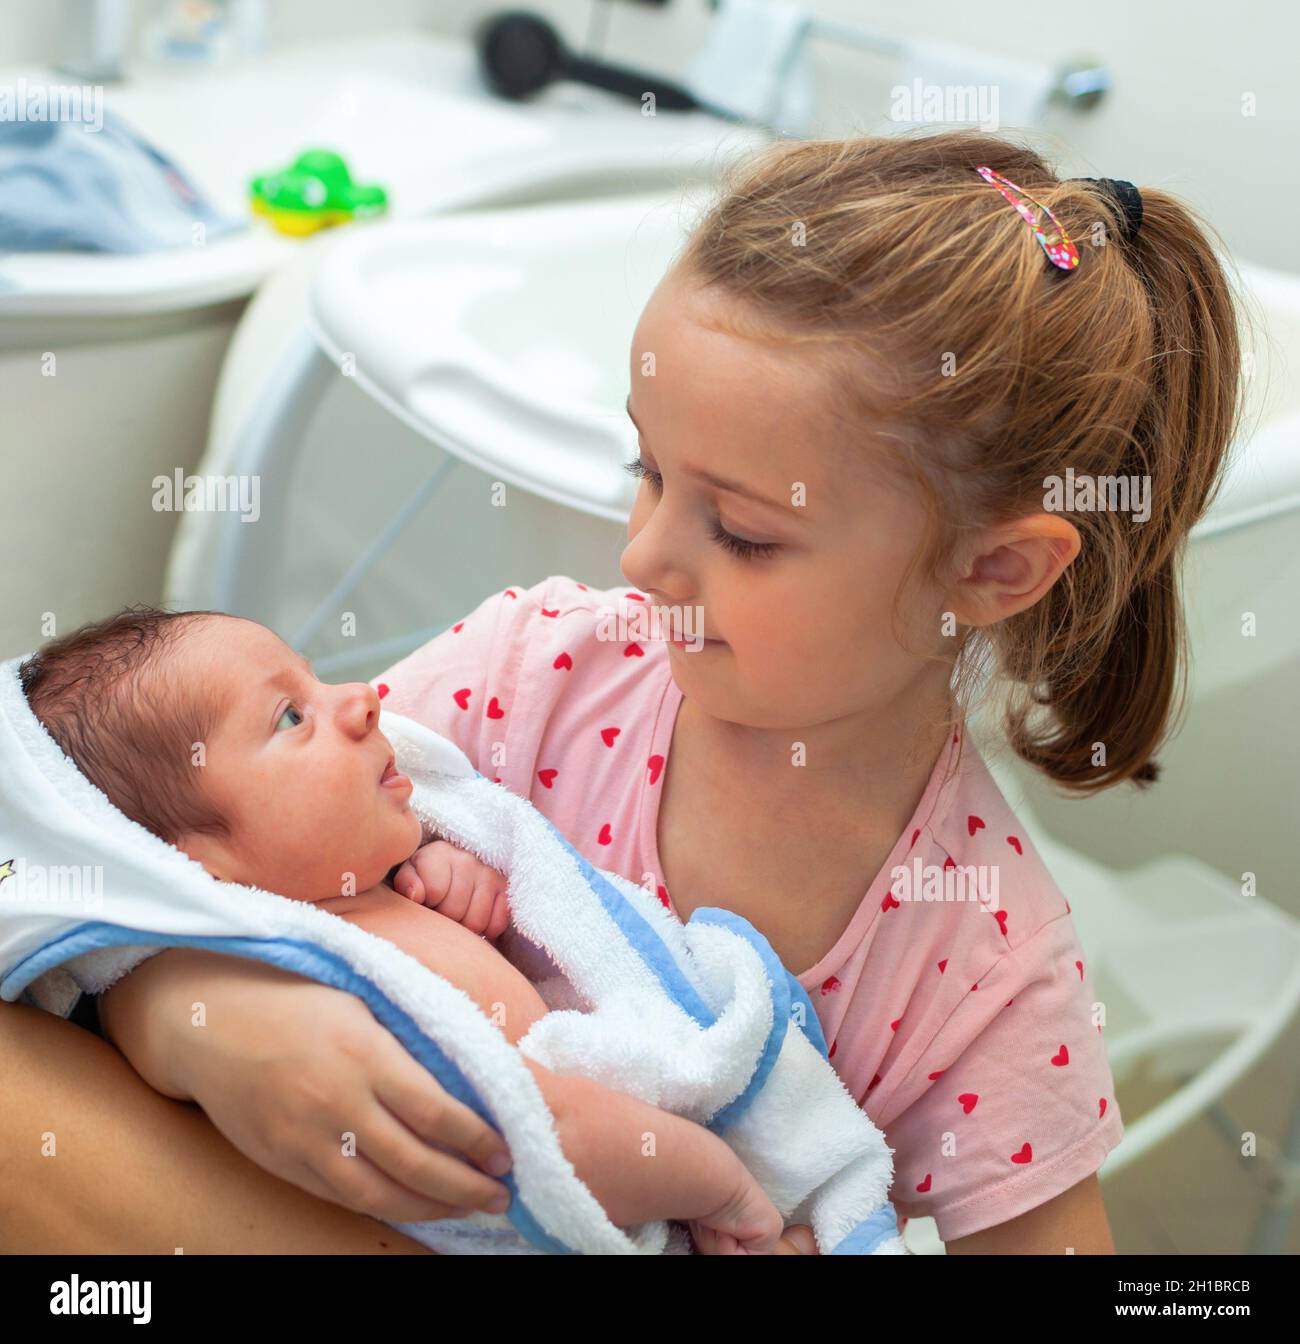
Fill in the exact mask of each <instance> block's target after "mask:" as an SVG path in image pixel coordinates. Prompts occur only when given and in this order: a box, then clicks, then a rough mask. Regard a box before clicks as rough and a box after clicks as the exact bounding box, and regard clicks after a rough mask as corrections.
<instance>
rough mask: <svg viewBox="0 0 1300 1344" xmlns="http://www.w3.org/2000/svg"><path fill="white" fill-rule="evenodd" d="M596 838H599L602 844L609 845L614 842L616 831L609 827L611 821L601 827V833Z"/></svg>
mask: <svg viewBox="0 0 1300 1344" xmlns="http://www.w3.org/2000/svg"><path fill="white" fill-rule="evenodd" d="M596 839H597V840H598V841H599V842H600V843H601V844H602V845H609V844H612V843H613V841H614V832H613V831H611V830H610V829H609V822H606V823H605V824H604V825H603V826H602V827H601V828H600V834H599V835H598V836H597V837H596Z"/></svg>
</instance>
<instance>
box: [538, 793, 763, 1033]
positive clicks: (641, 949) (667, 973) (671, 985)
mask: <svg viewBox="0 0 1300 1344" xmlns="http://www.w3.org/2000/svg"><path fill="white" fill-rule="evenodd" d="M538 815H539V816H541V815H542V814H541V813H539V814H538ZM542 820H543V821H544V822H545V823H546V824H547V826H548V827H549V828H550V830H551V834H552V835H554V836H555V838H556V839H557V840H558V841H559V842H560V844H561V845H563V846H564V848H565V849H566V850H568V852H569V853H570V854H571V855H572V856H573V861H574V862H575V863H576V864H577V865H578V871H579V872H580V873H581V874H582V876H583V878H584V879H585V881H586V883H587V885H588V886H589V887H590V888H591V889H592V891H594V892H595V893H596V895H597V896H598V897H599V898H600V903H601V905H603V906H604V907H605V911H606V913H607V914H608V915H609V917H610V918H611V919H612V920H613V921H614V922H615V923H616V924H617V925H618V927H619V929H620V931H621V932H622V934H623V936H624V937H625V938H626V939H627V940H628V942H629V943H631V945H632V947H633V949H634V950H635V951H636V952H637V954H638V955H639V956H640V958H641V960H642V961H644V962H645V964H646V965H647V966H648V967H649V968H650V970H651V971H653V972H654V974H655V976H656V978H657V979H658V981H659V983H660V984H661V985H662V986H663V988H664V992H665V993H666V994H667V995H668V996H669V997H670V998H671V999H673V1001H674V1002H675V1003H676V1004H677V1005H678V1006H679V1007H680V1008H681V1009H682V1011H683V1012H685V1013H687V1014H688V1015H689V1016H690V1017H691V1018H693V1019H694V1020H695V1021H696V1022H698V1023H699V1024H700V1026H702V1027H711V1026H712V1025H713V1024H714V1023H715V1022H716V1021H717V1020H718V1019H717V1017H716V1016H715V1015H714V1013H713V1012H712V1011H711V1010H710V1009H709V1006H708V1004H707V1003H705V1002H704V1000H703V999H702V998H701V997H700V995H699V993H698V992H697V990H696V989H695V987H694V985H692V984H691V982H690V981H689V980H688V979H687V978H686V976H685V974H684V973H683V971H682V968H681V967H680V966H679V965H678V964H677V962H676V960H675V959H674V957H673V954H672V953H671V952H669V950H668V949H667V947H665V946H664V940H663V939H662V938H661V937H660V936H659V935H658V933H656V932H655V930H654V929H653V928H651V926H650V923H649V921H648V920H647V919H646V918H645V916H644V915H642V914H641V912H640V911H639V910H636V909H634V908H633V906H632V904H631V902H630V901H628V899H627V897H625V896H624V895H623V893H622V892H621V891H619V890H618V888H617V887H616V886H614V884H613V883H612V882H611V881H610V880H609V879H608V878H606V877H604V876H603V875H602V874H601V873H600V872H599V871H598V870H597V869H596V868H594V867H593V866H592V865H591V864H590V863H589V862H588V861H587V859H586V857H585V856H584V855H582V854H581V853H579V852H578V850H576V849H574V847H573V846H572V845H571V844H570V843H569V841H568V840H567V839H566V838H565V837H564V835H563V834H562V833H561V832H560V830H559V829H558V828H557V827H556V825H555V823H554V822H553V821H552V820H551V819H550V817H547V816H542ZM755 932H757V930H756V931H755Z"/></svg>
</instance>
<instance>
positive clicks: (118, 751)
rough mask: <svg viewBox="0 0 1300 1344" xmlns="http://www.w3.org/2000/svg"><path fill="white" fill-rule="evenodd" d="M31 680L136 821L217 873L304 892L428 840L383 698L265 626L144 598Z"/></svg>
mask: <svg viewBox="0 0 1300 1344" xmlns="http://www.w3.org/2000/svg"><path fill="white" fill-rule="evenodd" d="M20 675H21V677H22V684H23V690H24V691H25V693H26V695H27V699H28V701H29V703H30V704H31V707H32V710H33V712H34V713H35V715H36V717H37V718H38V719H40V720H41V722H42V723H43V724H44V725H45V727H46V729H47V730H48V731H49V733H50V735H51V736H52V737H53V738H54V739H55V741H56V742H57V743H58V744H59V746H60V747H61V748H62V749H63V751H64V753H65V754H66V755H67V756H69V757H70V758H71V759H72V760H73V761H74V762H75V763H76V765H77V766H78V767H79V768H80V770H81V772H82V773H83V774H84V775H85V776H86V777H87V778H88V779H89V780H90V781H91V782H92V783H93V784H95V785H97V786H98V787H99V788H100V789H101V790H102V791H103V792H104V793H105V794H106V795H107V796H108V798H109V800H110V801H111V802H112V803H113V804H114V805H115V806H116V807H117V808H118V809H119V811H121V812H123V813H125V814H126V815H127V816H128V817H130V818H131V819H132V820H133V821H136V822H139V823H140V825H142V826H144V827H145V828H146V829H147V830H149V831H152V832H153V833H154V834H155V835H157V836H159V837H160V838H161V839H163V840H166V841H168V842H169V843H171V844H174V845H175V846H176V847H177V848H178V849H181V850H183V851H185V853H187V854H189V855H190V857H192V858H194V859H197V860H198V861H199V862H200V863H201V864H203V866H204V867H205V868H206V869H207V870H208V871H209V872H210V873H212V874H213V875H214V876H215V877H219V878H221V879H223V880H225V881H230V882H241V883H244V884H246V885H249V886H258V887H263V888H265V889H267V890H269V891H276V892H279V893H281V894H282V895H285V896H289V897H292V898H294V899H298V900H307V901H316V900H323V899H328V898H329V897H332V896H338V895H339V894H340V893H341V892H342V891H344V890H345V889H346V888H347V884H348V882H349V875H350V876H351V882H352V884H353V886H354V887H355V889H356V890H357V891H362V890H364V889H366V888H367V887H370V886H373V885H374V884H375V883H377V882H379V881H381V880H382V879H383V877H384V875H385V874H386V873H387V872H388V870H389V869H390V868H391V867H392V866H393V865H394V864H396V863H399V862H401V861H402V860H403V859H406V858H409V857H410V855H411V854H412V853H413V852H414V850H415V849H416V847H417V846H418V845H419V842H420V823H419V819H418V818H417V817H416V816H415V814H414V813H413V812H412V811H411V808H410V795H411V784H410V781H409V780H407V779H406V777H405V776H403V775H397V774H396V773H395V771H393V770H392V769H391V766H392V762H393V751H392V748H391V747H390V746H389V744H388V741H387V739H385V737H384V736H383V734H382V733H381V732H380V731H379V728H378V723H379V699H378V697H377V696H376V694H375V692H374V691H373V690H372V689H371V688H370V687H369V686H366V685H363V684H352V685H343V686H329V685H326V684H325V683H323V682H321V681H318V680H317V679H316V677H315V676H314V675H313V673H312V671H311V667H310V665H309V664H308V663H307V661H306V660H305V659H303V658H301V657H300V656H299V655H298V654H296V653H294V651H293V650H292V649H290V648H289V646H288V645H287V644H285V643H284V642H283V641H282V640H281V639H279V638H278V637H277V636H276V635H274V634H272V632H271V631H270V630H268V629H266V628H265V627H264V626H261V625H258V624H256V623H255V622H253V621H245V620H241V619H238V618H237V617H233V616H223V615H220V614H217V613H212V612H182V613H172V612H164V611H156V610H153V609H149V608H144V609H133V610H128V611H123V612H120V613H119V614H118V615H116V616H110V617H109V618H108V619H107V620H103V621H98V622H96V623H94V624H92V625H87V626H83V627H82V628H81V629H79V630H75V631H73V632H72V633H71V634H69V635H65V636H63V637H62V638H61V639H57V640H55V641H53V642H52V643H50V644H47V645H46V646H45V647H44V648H43V649H41V650H40V651H39V652H38V653H36V654H34V655H33V656H32V657H31V658H29V659H27V661H26V662H24V663H23V664H22V667H21V669H20Z"/></svg>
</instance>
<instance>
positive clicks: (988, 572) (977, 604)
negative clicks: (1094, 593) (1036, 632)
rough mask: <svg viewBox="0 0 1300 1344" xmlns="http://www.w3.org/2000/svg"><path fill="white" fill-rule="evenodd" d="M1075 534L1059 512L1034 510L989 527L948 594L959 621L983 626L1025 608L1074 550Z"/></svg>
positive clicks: (1043, 590) (1065, 564) (1048, 585)
mask: <svg viewBox="0 0 1300 1344" xmlns="http://www.w3.org/2000/svg"><path fill="white" fill-rule="evenodd" d="M1081 544H1082V543H1081V542H1080V540H1079V533H1078V531H1077V530H1076V528H1075V526H1074V524H1073V523H1071V522H1070V521H1069V520H1068V519H1067V518H1063V517H1061V516H1060V515H1059V514H1053V513H1037V514H1034V515H1032V516H1031V517H1028V518H1019V519H1017V520H1016V521H1015V522H1014V523H1007V524H1005V525H1004V526H1002V527H995V528H990V529H989V531H987V532H986V533H985V534H984V535H983V537H982V539H981V541H980V544H979V546H978V549H977V551H976V553H975V555H974V556H973V557H972V558H971V559H970V560H969V561H968V563H967V565H966V569H967V573H966V575H965V577H963V578H961V579H959V580H958V581H957V583H956V585H955V586H954V588H953V590H952V592H951V593H950V595H949V602H948V610H950V611H951V612H952V613H953V615H954V616H955V617H956V618H957V620H958V621H959V622H960V623H961V624H962V625H971V626H984V625H994V624H996V623H997V622H998V621H1004V620H1006V619H1007V617H1008V616H1014V615H1016V614H1017V613H1018V612H1021V611H1027V610H1028V609H1029V608H1030V607H1032V606H1033V605H1034V603H1035V602H1037V601H1038V600H1039V599H1040V598H1041V597H1042V596H1043V594H1044V593H1046V592H1047V591H1048V589H1049V588H1051V586H1052V585H1053V584H1054V583H1055V582H1056V581H1057V579H1059V578H1060V577H1061V575H1062V574H1063V573H1064V572H1065V570H1066V568H1067V567H1068V566H1069V565H1070V563H1071V562H1072V561H1073V560H1074V558H1075V556H1076V555H1078V554H1079V548H1080V546H1081Z"/></svg>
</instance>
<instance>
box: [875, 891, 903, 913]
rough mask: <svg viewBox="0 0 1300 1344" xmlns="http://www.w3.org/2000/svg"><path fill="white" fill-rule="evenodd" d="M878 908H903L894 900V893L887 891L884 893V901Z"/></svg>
mask: <svg viewBox="0 0 1300 1344" xmlns="http://www.w3.org/2000/svg"><path fill="white" fill-rule="evenodd" d="M880 908H881V909H882V910H901V909H902V908H903V907H902V906H901V905H899V903H898V901H897V900H895V898H894V893H893V892H892V891H887V892H885V899H884V900H883V901H881V902H880Z"/></svg>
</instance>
